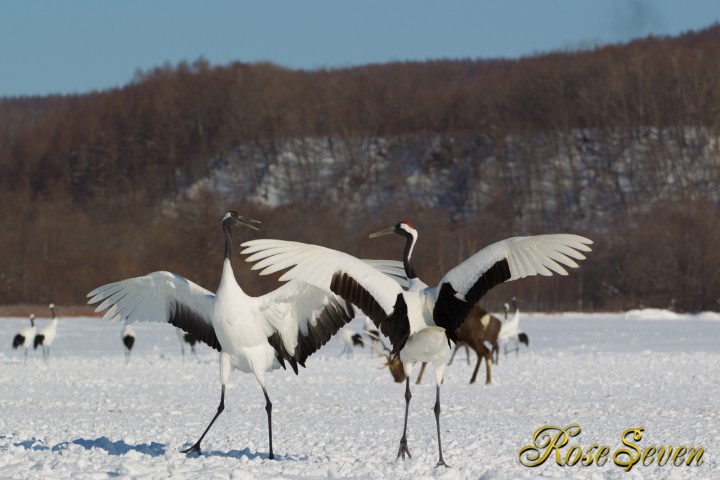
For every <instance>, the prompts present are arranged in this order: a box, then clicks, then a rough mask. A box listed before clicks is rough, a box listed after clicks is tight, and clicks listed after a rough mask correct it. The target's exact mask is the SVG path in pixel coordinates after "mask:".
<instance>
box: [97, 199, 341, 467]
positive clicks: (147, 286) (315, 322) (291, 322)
mask: <svg viewBox="0 0 720 480" xmlns="http://www.w3.org/2000/svg"><path fill="white" fill-rule="evenodd" d="M257 223H259V222H258V221H257V220H251V219H249V218H245V217H243V216H240V215H239V214H238V213H237V212H235V211H229V212H227V213H226V214H225V216H224V217H223V219H222V228H223V232H224V235H225V260H224V263H223V269H222V276H221V278H220V285H219V287H218V290H217V292H216V293H214V294H213V293H212V292H210V291H208V290H206V289H204V288H202V287H200V286H198V285H196V284H195V283H193V282H191V281H189V280H187V279H185V278H183V277H181V276H180V275H177V274H174V273H170V272H153V273H150V274H148V275H145V276H143V277H137V278H131V279H128V280H122V281H120V282H116V283H111V284H108V285H104V286H102V287H99V288H97V289H95V290H93V291H92V292H90V293H89V294H88V296H89V297H92V298H91V299H90V301H89V302H88V303H91V304H93V303H97V302H102V303H101V304H100V305H99V306H98V307H97V311H102V310H105V309H108V308H109V310H108V311H107V312H106V313H105V317H104V318H106V319H114V320H118V319H123V320H125V321H127V322H129V323H131V322H134V321H136V320H148V321H154V322H167V323H170V324H172V325H174V326H176V327H178V328H181V329H182V330H184V331H186V332H188V333H190V334H192V335H193V336H195V337H196V338H198V339H199V340H200V341H202V342H205V343H206V344H208V345H209V346H210V347H212V348H214V349H215V350H217V351H219V352H220V381H221V384H222V388H221V393H220V404H219V405H218V408H217V413H215V416H214V417H213V418H212V420H211V421H210V424H209V425H208V426H207V428H206V429H205V431H204V432H203V433H202V435H201V436H200V438H199V439H198V441H197V442H195V444H194V445H192V446H191V447H189V448H186V449H184V450H182V452H183V453H187V454H190V453H192V452H197V454H198V455H200V454H201V453H202V452H201V449H200V444H201V442H202V440H203V439H204V438H205V435H206V434H207V432H208V431H209V430H210V427H212V425H213V423H214V422H215V420H216V419H217V418H218V416H219V415H220V413H222V411H223V410H224V408H225V385H226V384H227V381H228V379H229V377H230V372H231V371H232V370H233V369H238V370H240V371H242V372H245V373H251V374H253V375H254V376H255V378H256V379H257V381H258V383H259V384H260V387H261V388H262V391H263V395H264V396H265V411H266V412H267V419H268V443H269V446H270V454H269V457H270V458H271V459H272V458H274V454H273V444H272V403H271V402H270V398H269V397H268V394H267V390H266V389H265V372H268V371H272V370H273V369H276V368H280V367H281V366H282V367H283V368H285V362H288V363H289V364H290V366H291V367H292V369H293V371H295V373H296V374H297V371H298V365H301V366H303V367H304V366H305V360H306V359H307V358H308V357H309V356H310V355H311V354H312V353H313V352H315V351H316V350H317V349H318V348H320V347H321V346H322V345H324V344H325V343H326V342H327V341H328V340H329V339H330V337H331V336H332V335H333V334H334V333H335V332H337V331H338V330H339V329H340V328H341V327H342V326H343V325H345V324H346V323H347V322H349V321H350V320H351V319H352V318H353V317H354V310H353V308H352V306H351V305H350V304H349V303H347V302H345V301H344V300H342V299H339V298H337V297H336V296H335V295H334V294H332V293H329V292H327V291H326V290H323V289H320V288H318V287H315V286H312V285H309V284H307V283H304V282H299V281H298V282H290V283H288V284H286V285H283V286H282V287H280V288H278V289H277V290H275V291H273V292H270V293H268V294H266V295H263V296H260V297H251V296H248V295H247V294H246V293H245V292H244V291H243V290H242V289H241V288H240V286H239V285H238V283H237V281H236V280H235V275H234V274H233V270H232V264H231V260H230V259H231V258H232V235H231V228H233V227H236V226H244V227H248V228H251V229H253V230H257V227H255V225H254V224H257Z"/></svg>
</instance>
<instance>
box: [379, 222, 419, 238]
mask: <svg viewBox="0 0 720 480" xmlns="http://www.w3.org/2000/svg"><path fill="white" fill-rule="evenodd" d="M393 233H394V234H396V235H401V236H403V237H405V238H408V237H410V238H412V239H417V230H415V227H413V224H412V223H410V222H409V221H407V220H403V221H402V222H400V223H398V224H397V225H393V226H392V227H390V228H386V229H384V230H380V231H378V232H375V233H371V234H370V238H375V237H382V236H384V235H391V234H393Z"/></svg>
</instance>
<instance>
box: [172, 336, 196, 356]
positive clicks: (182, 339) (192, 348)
mask: <svg viewBox="0 0 720 480" xmlns="http://www.w3.org/2000/svg"><path fill="white" fill-rule="evenodd" d="M175 332H176V333H177V336H178V340H180V351H181V352H182V357H183V360H185V344H186V343H187V344H188V345H190V352H192V354H193V356H194V357H195V358H197V352H196V351H195V344H196V343H197V342H198V339H197V338H195V336H194V335H193V334H191V333H187V332H185V331H183V330H182V329H180V328H176V329H175Z"/></svg>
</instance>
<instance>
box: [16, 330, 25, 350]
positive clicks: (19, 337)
mask: <svg viewBox="0 0 720 480" xmlns="http://www.w3.org/2000/svg"><path fill="white" fill-rule="evenodd" d="M23 343H25V337H24V336H23V335H20V334H19V333H18V334H17V335H15V338H13V348H18V347H19V346H20V345H22V344H23Z"/></svg>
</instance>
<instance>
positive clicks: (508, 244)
mask: <svg viewBox="0 0 720 480" xmlns="http://www.w3.org/2000/svg"><path fill="white" fill-rule="evenodd" d="M592 243H593V242H592V241H591V240H589V239H587V238H585V237H581V236H579V235H572V234H564V233H561V234H550V235H535V236H531V237H512V238H508V239H505V240H501V241H499V242H497V243H493V244H492V245H489V246H487V247H485V248H483V249H482V250H480V251H479V252H477V253H475V254H474V255H473V256H471V257H470V258H468V259H467V260H465V261H464V262H462V263H461V264H460V265H458V266H457V267H455V268H453V269H452V270H450V271H449V272H447V273H446V274H445V276H444V277H443V278H442V280H440V283H439V284H438V285H437V286H436V287H434V288H433V289H429V292H428V293H429V295H428V296H429V297H431V298H435V299H436V300H435V305H434V307H433V319H434V321H435V323H436V324H437V325H438V326H441V327H444V328H445V331H446V332H447V335H448V338H450V339H451V340H454V341H457V339H456V337H455V329H456V328H457V327H458V326H459V325H460V324H461V323H462V322H463V321H464V320H465V317H467V315H468V313H469V312H470V309H471V308H472V307H473V305H475V303H477V301H478V300H480V298H482V296H483V295H485V294H486V293H487V292H488V290H490V289H491V288H493V287H494V286H496V285H499V284H500V283H503V282H507V281H511V280H517V279H519V278H524V277H528V276H532V275H545V276H550V275H553V273H557V274H559V275H567V270H565V268H564V267H563V266H566V267H572V268H577V267H578V264H577V263H576V262H575V260H584V259H585V256H584V255H583V254H582V253H580V252H589V251H590V247H588V245H590V244H592Z"/></svg>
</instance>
